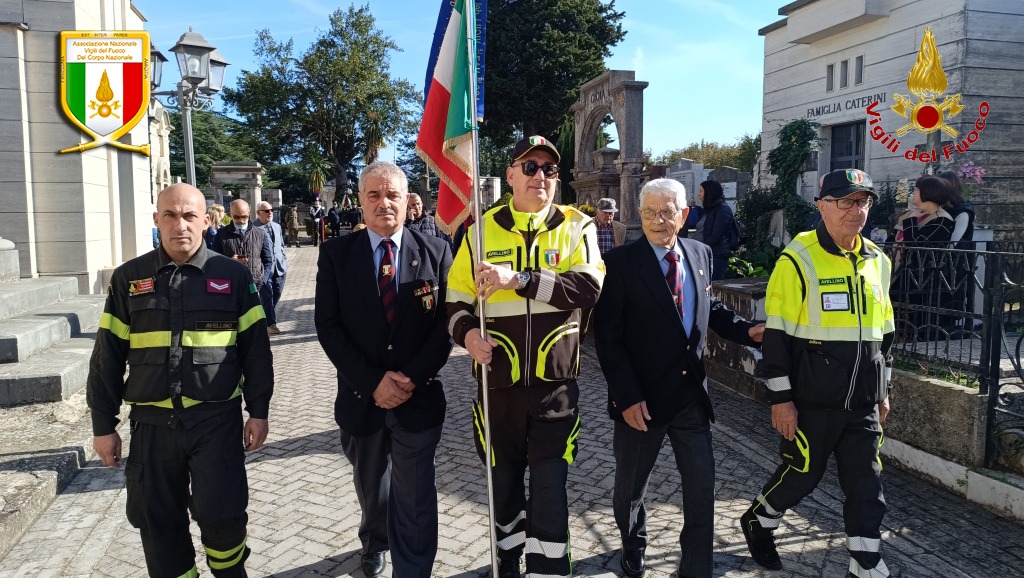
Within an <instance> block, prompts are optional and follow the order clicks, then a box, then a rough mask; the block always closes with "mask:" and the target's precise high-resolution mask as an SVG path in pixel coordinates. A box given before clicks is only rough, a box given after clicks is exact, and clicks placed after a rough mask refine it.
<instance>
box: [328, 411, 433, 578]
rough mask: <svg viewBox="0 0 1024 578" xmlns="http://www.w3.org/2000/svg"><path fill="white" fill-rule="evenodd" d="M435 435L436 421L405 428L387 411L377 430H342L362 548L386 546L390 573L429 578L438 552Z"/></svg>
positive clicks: (376, 549) (368, 550)
mask: <svg viewBox="0 0 1024 578" xmlns="http://www.w3.org/2000/svg"><path fill="white" fill-rule="evenodd" d="M440 441H441V426H437V427H433V428H430V429H426V430H423V431H409V430H407V429H405V428H403V427H402V426H401V425H400V424H399V423H398V420H397V419H395V415H394V412H390V411H389V412H388V413H387V416H386V417H385V419H384V428H383V429H381V430H380V431H378V432H377V433H374V434H370V435H368V436H353V435H350V434H348V433H346V432H345V431H344V430H342V432H341V448H342V451H344V452H345V457H346V458H348V461H349V462H350V463H351V464H352V469H353V476H352V479H353V480H354V482H355V487H356V496H357V497H358V499H359V507H360V509H361V510H362V520H361V521H360V523H359V541H360V542H361V543H362V545H363V552H364V553H374V552H384V551H386V550H389V549H390V550H391V564H392V566H393V568H394V572H393V574H394V576H400V577H402V578H415V577H422V578H430V575H431V570H432V568H433V566H434V557H435V556H436V555H437V487H436V486H435V485H434V453H435V451H436V450H437V444H438V442H440Z"/></svg>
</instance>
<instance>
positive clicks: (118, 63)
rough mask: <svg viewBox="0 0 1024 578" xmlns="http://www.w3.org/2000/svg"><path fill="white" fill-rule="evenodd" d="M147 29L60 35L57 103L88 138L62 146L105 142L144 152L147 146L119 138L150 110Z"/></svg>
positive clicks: (75, 148) (85, 146)
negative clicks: (75, 143) (58, 97)
mask: <svg viewBox="0 0 1024 578" xmlns="http://www.w3.org/2000/svg"><path fill="white" fill-rule="evenodd" d="M149 48H150V42H149V33H148V32H145V31H142V30H132V31H115V32H83V31H78V30H70V31H68V30H66V31H63V32H61V33H60V104H61V108H63V109H64V115H65V116H67V117H68V120H70V121H71V122H72V124H74V125H75V126H77V127H78V128H79V130H81V131H82V132H84V133H85V134H87V135H89V136H90V137H91V138H92V139H93V140H92V141H90V142H86V143H81V144H77V145H75V146H71V147H68V148H66V149H62V150H61V151H60V152H62V153H75V152H82V151H87V150H89V149H92V148H96V147H98V146H103V145H110V146H113V147H116V148H119V149H123V150H127V151H131V152H137V153H142V154H144V155H146V156H149V145H148V144H144V145H130V144H126V143H122V142H120V141H119V140H118V139H120V138H121V137H123V136H124V135H126V134H128V132H129V131H130V130H132V129H133V128H135V125H137V124H138V123H139V121H141V120H142V119H143V118H145V117H146V114H147V112H148V110H149V90H150V86H149V75H150V71H149V66H150V62H149Z"/></svg>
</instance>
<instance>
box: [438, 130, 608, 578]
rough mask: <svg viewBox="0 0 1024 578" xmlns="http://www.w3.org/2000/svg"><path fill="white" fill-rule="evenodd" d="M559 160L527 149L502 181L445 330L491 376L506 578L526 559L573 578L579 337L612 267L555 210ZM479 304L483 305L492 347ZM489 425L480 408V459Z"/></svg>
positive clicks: (541, 571) (463, 258)
mask: <svg viewBox="0 0 1024 578" xmlns="http://www.w3.org/2000/svg"><path fill="white" fill-rule="evenodd" d="M558 159H559V156H558V151H557V150H556V149H555V147H554V146H553V145H552V144H551V143H550V142H549V141H548V140H547V139H545V138H544V137H541V136H532V137H528V138H524V139H523V140H521V141H519V143H518V144H517V145H516V146H515V148H514V149H513V151H512V163H511V165H510V166H509V167H508V169H507V170H506V172H505V177H506V178H507V179H508V181H509V184H511V186H512V202H510V203H509V204H508V205H503V206H500V207H497V208H494V209H491V210H490V211H488V212H487V213H486V214H485V215H484V216H483V223H482V224H483V234H484V237H483V249H482V250H481V254H476V249H475V247H473V244H472V239H473V238H474V231H473V227H476V226H477V225H473V227H470V232H469V234H467V235H466V236H465V239H464V240H463V247H462V248H461V249H460V250H459V251H458V253H457V255H456V257H455V263H454V264H453V265H452V268H451V272H450V273H449V276H448V298H447V301H448V319H449V321H448V330H449V332H450V333H451V334H452V337H453V338H454V339H455V342H456V343H458V344H459V345H462V346H464V347H465V348H466V349H467V350H468V351H469V354H470V355H471V356H472V357H473V360H474V361H475V363H474V373H476V374H477V375H479V372H478V370H479V365H489V366H490V371H489V373H488V387H489V388H490V389H491V392H490V405H489V410H490V419H491V442H492V444H493V452H494V453H493V462H492V464H491V466H492V468H493V472H492V473H493V481H494V500H495V504H494V511H495V523H496V526H497V527H496V528H495V530H496V532H497V534H496V535H497V542H498V550H499V551H498V557H499V559H500V562H499V568H498V569H499V577H498V578H518V577H519V576H520V570H519V559H520V557H521V556H522V555H523V553H524V552H525V554H526V571H527V573H530V574H535V575H544V576H571V575H572V564H571V557H570V555H569V506H568V501H567V498H566V492H565V483H566V480H567V477H568V472H569V464H571V463H572V461H573V459H574V458H575V456H576V451H577V436H578V435H579V428H580V420H579V411H578V409H577V402H578V401H579V388H578V387H577V385H576V376H577V375H578V373H579V347H580V338H581V337H582V335H583V333H582V331H583V329H585V328H584V327H582V326H581V325H583V324H584V321H585V318H586V317H587V315H585V312H586V311H587V310H589V309H590V308H591V307H593V306H594V304H595V303H597V298H598V295H599V294H600V292H601V283H602V282H603V281H604V264H603V263H602V261H601V256H600V253H599V251H598V246H597V234H596V230H595V227H594V221H593V220H592V219H590V217H587V216H586V215H584V214H583V213H580V212H579V211H577V210H576V209H574V208H573V207H568V206H560V205H553V204H552V198H553V196H554V192H555V186H556V185H557V182H558V164H557V163H558ZM478 298H482V299H486V300H487V307H486V310H485V313H486V315H487V319H486V323H487V333H488V335H487V337H486V339H485V338H483V337H482V336H481V333H480V329H479V328H480V321H479V318H478V317H477V316H476V302H477V299H478ZM483 419H484V414H483V410H482V407H481V406H480V404H479V403H478V404H476V406H475V407H474V423H475V424H476V429H477V432H476V435H475V436H474V438H475V439H476V442H477V449H478V450H479V451H480V453H481V456H483V455H484V447H483V440H484V434H483V425H484V424H483ZM527 440H529V441H527ZM527 464H529V466H530V501H529V502H527V500H526V496H525V495H524V491H525V488H524V475H525V472H526V466H527Z"/></svg>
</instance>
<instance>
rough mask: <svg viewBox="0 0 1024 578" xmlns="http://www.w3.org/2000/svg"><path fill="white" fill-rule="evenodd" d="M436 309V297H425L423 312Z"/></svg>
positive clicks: (431, 295)
mask: <svg viewBox="0 0 1024 578" xmlns="http://www.w3.org/2000/svg"><path fill="white" fill-rule="evenodd" d="M433 309H434V295H433V294H432V293H428V294H426V295H424V296H423V310H424V311H432V310H433Z"/></svg>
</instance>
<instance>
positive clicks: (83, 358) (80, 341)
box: [0, 337, 94, 407]
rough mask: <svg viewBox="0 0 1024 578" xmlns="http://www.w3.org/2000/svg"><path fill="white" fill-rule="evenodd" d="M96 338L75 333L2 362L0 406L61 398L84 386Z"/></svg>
mask: <svg viewBox="0 0 1024 578" xmlns="http://www.w3.org/2000/svg"><path fill="white" fill-rule="evenodd" d="M93 343H94V340H93V339H92V338H91V337H73V338H71V339H67V340H65V341H61V342H60V343H57V344H56V345H54V346H53V347H50V348H49V349H45V350H43V351H40V352H39V353H37V354H35V355H33V356H32V357H30V358H28V359H26V360H25V361H21V362H18V363H7V364H3V365H0V407H9V406H14V405H22V404H26V403H39V402H44V401H60V400H62V399H67V398H68V397H70V396H71V395H72V394H74V393H75V392H76V391H78V390H80V389H82V388H83V387H85V380H86V377H88V375H89V357H90V356H91V355H92V347H93Z"/></svg>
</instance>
